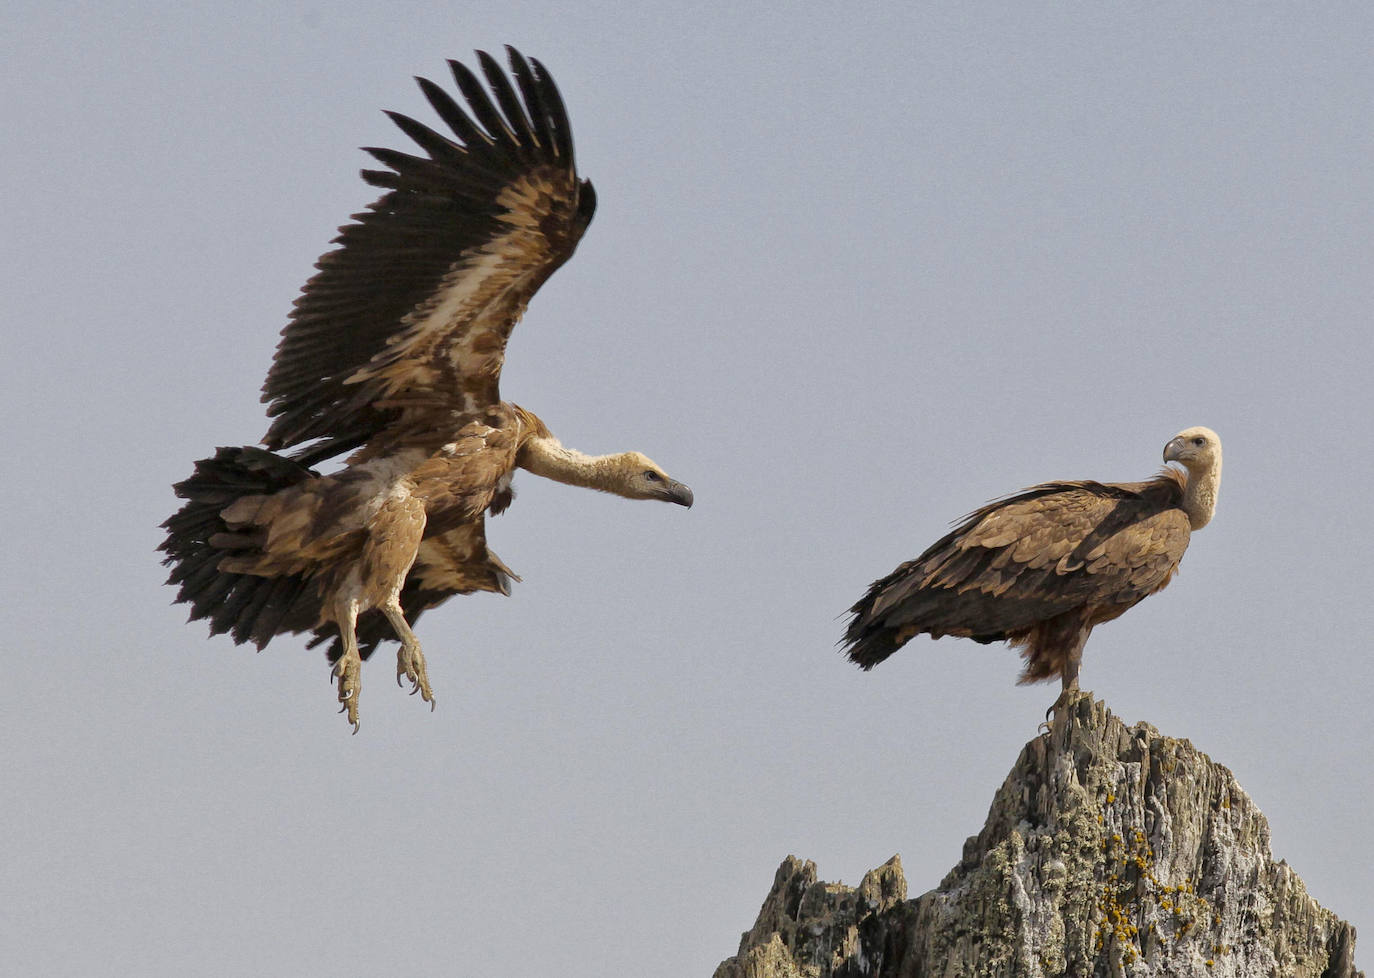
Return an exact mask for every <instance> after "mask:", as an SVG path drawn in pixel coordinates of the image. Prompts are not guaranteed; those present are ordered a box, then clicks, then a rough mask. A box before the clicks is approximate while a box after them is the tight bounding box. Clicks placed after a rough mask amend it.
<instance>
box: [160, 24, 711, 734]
mask: <svg viewBox="0 0 1374 978" xmlns="http://www.w3.org/2000/svg"><path fill="white" fill-rule="evenodd" d="M507 50H508V51H509V56H510V73H509V76H508V75H507V74H506V72H505V71H503V70H502V68H501V66H500V65H499V64H498V63H497V61H496V60H495V59H493V58H492V57H490V56H489V55H487V54H486V53H485V52H480V51H479V52H478V53H477V59H478V63H479V64H480V67H481V71H482V74H483V75H484V76H485V78H486V87H485V88H484V86H483V85H482V83H481V82H480V81H479V80H478V77H477V75H476V74H474V73H473V72H472V71H470V70H469V69H468V68H466V67H464V66H463V65H461V64H458V63H457V62H450V63H449V65H450V67H451V68H452V71H453V78H454V81H455V82H456V84H457V87H458V91H459V92H460V93H461V96H462V99H463V101H464V102H466V106H463V105H460V104H459V102H458V101H456V100H455V99H454V98H453V97H451V96H450V95H449V94H447V93H446V92H445V91H444V90H443V89H442V88H440V87H439V86H438V85H436V84H434V83H433V82H431V81H428V80H427V79H423V78H421V79H418V81H419V85H420V88H421V90H422V91H423V92H424V95H425V97H426V98H427V99H428V100H429V103H430V105H431V106H432V107H433V108H434V110H435V112H436V113H438V115H439V117H440V118H441V119H442V120H443V122H444V123H445V124H446V125H447V126H448V128H449V129H450V130H451V131H452V134H453V135H452V136H451V137H450V136H447V135H443V134H441V133H439V132H436V131H435V130H433V129H431V128H429V127H428V126H425V125H422V124H420V123H419V122H416V121H415V120H414V119H411V118H408V117H406V116H404V115H401V114H399V113H395V112H392V113H388V114H389V115H390V117H391V119H392V120H393V121H394V122H395V123H396V125H397V126H399V127H400V128H401V130H402V131H403V132H404V133H405V134H406V135H407V136H409V137H410V138H411V139H412V140H413V141H414V142H415V143H416V144H417V145H418V146H419V147H420V149H421V150H422V151H423V155H411V154H408V153H402V152H397V151H395V150H389V149H376V148H368V149H367V150H366V151H367V152H368V153H370V154H371V155H372V156H374V157H375V158H376V159H377V160H378V161H380V162H381V164H382V165H383V166H384V167H386V169H381V170H364V171H363V172H362V176H363V179H364V180H366V181H367V182H368V183H370V184H372V185H373V186H376V187H381V188H383V190H384V191H385V192H384V193H383V194H382V196H381V197H380V198H379V199H378V200H377V201H376V202H375V203H373V204H372V205H371V206H370V207H368V209H367V210H366V211H364V212H363V213H361V214H355V215H354V216H353V223H350V224H347V225H344V226H343V227H342V228H340V234H339V236H338V237H337V238H336V239H335V241H334V243H335V244H337V245H338V247H337V248H335V249H334V250H333V251H330V252H328V253H327V254H325V255H324V256H323V257H322V258H320V260H319V262H318V264H317V265H316V267H317V269H318V272H317V273H316V274H315V275H314V277H312V278H311V279H310V281H309V282H307V283H306V285H305V288H304V289H303V290H302V293H301V295H300V297H299V298H297V299H296V302H295V308H294V310H293V311H292V313H291V316H290V320H289V322H288V324H287V326H286V328H285V329H283V330H282V334H281V342H280V345H279V346H278V347H277V352H276V356H275V357H274V359H273V362H272V367H271V370H270V371H269V372H268V374H267V381H266V383H265V384H264V385H263V396H262V399H263V401H264V402H266V403H267V405H268V408H267V413H268V415H269V417H270V418H271V424H270V426H269V428H268V430H267V435H266V437H265V438H264V439H263V443H264V444H265V445H266V448H265V449H263V448H254V447H246V448H221V449H219V450H218V451H217V452H216V454H215V455H214V456H213V457H212V458H208V459H203V460H201V461H199V462H197V463H196V465H195V471H194V473H193V474H192V475H191V476H190V478H188V479H186V480H185V481H183V482H181V483H178V484H177V485H176V486H175V490H176V493H177V495H178V496H179V497H181V498H182V499H185V500H186V503H185V505H183V506H182V508H181V510H180V511H179V512H177V513H176V514H175V515H174V516H172V517H171V518H170V519H168V520H167V522H166V523H164V524H163V527H164V528H165V529H166V530H167V531H168V532H167V538H166V540H165V542H164V543H163V544H162V545H161V548H160V549H161V550H163V551H165V553H166V558H165V560H164V563H165V564H168V565H170V566H171V568H172V570H171V576H170V578H169V579H168V583H169V584H173V585H176V586H178V587H179V589H180V590H179V591H178V593H177V598H176V600H177V601H180V602H186V603H188V604H189V605H190V606H191V618H192V619H196V618H204V619H208V621H209V623H210V632H211V634H216V633H219V632H229V633H230V634H231V635H232V636H233V639H234V641H236V642H240V643H243V642H252V643H254V644H255V645H257V647H258V648H259V649H261V648H262V647H263V646H264V645H266V644H267V642H268V641H269V640H271V639H272V637H273V636H275V635H280V634H283V633H288V632H313V633H314V636H315V638H314V640H313V641H312V642H311V645H317V644H320V643H329V649H328V656H329V659H330V661H331V662H332V663H333V669H332V675H333V677H334V679H335V680H337V685H338V698H339V701H340V703H342V704H343V706H342V708H341V710H340V712H343V711H345V710H346V711H347V713H348V720H349V722H350V723H352V724H353V728H354V730H355V732H356V730H357V727H358V695H359V691H360V689H361V681H360V671H361V664H362V660H363V659H366V658H367V657H368V656H369V655H371V653H372V652H373V651H375V649H376V648H377V645H378V644H379V643H380V642H382V641H384V640H391V639H399V640H400V643H401V647H400V651H399V652H398V654H397V664H396V674H397V681H398V682H399V681H400V679H401V677H405V678H407V679H409V680H410V682H411V684H412V693H414V692H418V693H419V694H420V695H421V696H422V697H423V698H424V700H426V701H427V702H429V703H430V704H431V709H432V708H433V706H432V704H433V702H434V695H433V693H432V691H431V689H430V684H429V676H428V672H427V670H426V664H425V657H424V655H423V653H422V652H421V650H420V643H419V640H418V639H417V638H416V637H415V633H414V632H413V631H411V624H412V623H413V622H414V621H415V620H416V618H418V617H419V616H420V614H421V613H422V612H424V611H425V610H426V609H428V608H433V607H434V606H436V605H438V604H440V603H442V602H443V601H445V600H447V599H448V598H449V597H450V596H451V595H454V594H468V593H471V592H474V591H495V592H500V593H502V594H507V593H509V591H510V584H511V581H512V580H519V578H518V577H516V576H515V575H514V574H513V573H512V572H511V571H510V570H509V569H508V568H507V567H506V565H505V564H503V563H502V562H501V560H500V559H499V558H498V557H497V556H496V555H495V554H494V553H492V552H491V550H490V549H488V547H487V543H486V537H485V527H484V521H485V516H486V514H487V513H491V514H492V515H496V514H498V513H500V512H502V511H503V510H505V508H506V507H507V506H509V505H510V502H511V498H512V496H513V490H512V488H511V477H512V476H513V475H514V473H515V470H516V469H525V470H527V471H529V472H532V473H534V474H535V475H539V476H544V477H545V478H549V479H553V480H555V481H557V482H563V483H567V484H569V485H574V486H584V487H587V488H591V489H600V490H603V491H605V492H611V493H615V494H617V495H620V496H625V497H626V498H629V499H657V500H661V501H663V502H670V503H677V504H679V505H682V506H691V505H692V491H691V490H690V489H689V488H688V487H687V486H685V485H683V484H682V483H680V482H677V481H676V480H674V479H672V478H670V477H669V476H668V474H667V473H666V472H664V471H663V469H661V468H659V466H657V465H656V464H654V463H653V462H652V461H650V460H649V459H648V458H646V457H645V456H644V455H641V454H639V453H638V452H625V453H622V454H616V455H602V456H589V455H584V454H582V453H581V452H577V451H574V450H572V449H570V448H565V447H564V446H563V445H562V444H561V443H560V442H559V440H558V439H557V438H555V437H554V435H553V434H552V433H551V432H550V431H549V429H548V427H547V426H546V425H545V424H544V422H543V421H541V420H540V419H539V418H538V417H536V416H535V415H534V414H533V413H532V412H530V411H527V410H525V409H524V408H522V407H519V406H517V405H515V404H512V403H510V402H507V401H503V400H501V395H500V392H499V390H498V382H499V380H500V376H501V366H502V364H503V363H504V361H505V351H506V341H507V340H508V339H509V337H510V333H511V329H512V328H513V327H514V326H515V324H516V322H517V321H518V320H519V319H520V317H521V315H522V314H523V313H524V311H525V307H526V305H527V304H528V303H529V301H530V298H531V296H533V295H534V293H535V292H536V291H537V290H538V289H539V287H540V286H541V285H543V284H544V282H545V280H547V279H548V277H549V276H550V275H552V274H553V273H554V271H555V270H557V268H558V267H559V266H560V265H562V264H563V263H564V262H565V261H567V260H568V258H570V257H571V256H572V253H573V250H574V249H575V248H576V247H577V242H578V240H579V239H580V238H581V237H582V233H583V232H584V231H585V230H586V229H587V225H588V223H589V222H590V221H591V219H592V212H593V210H594V209H595V206H596V196H595V193H594V192H593V190H592V185H591V184H590V183H589V182H588V181H586V180H580V179H579V178H578V176H577V170H576V167H575V166H574V162H573V143H572V133H571V130H570V128H569V126H568V117H567V114H566V112H565V110H564V107H563V100H562V98H561V97H560V96H559V93H558V89H557V88H556V87H555V86H554V83H553V79H552V78H551V77H549V74H548V72H547V71H546V70H545V69H544V66H543V65H541V64H540V63H539V62H538V61H536V60H534V59H530V60H528V61H527V60H526V59H525V58H524V57H522V56H521V55H520V54H519V53H518V52H516V51H515V50H514V49H507ZM287 450H292V451H291V453H290V454H286V451H287ZM350 452H351V454H349V455H348V457H347V458H346V460H345V461H343V463H342V467H340V468H337V469H336V471H333V472H331V473H329V474H321V473H320V472H318V471H316V470H315V469H314V468H313V466H315V465H316V464H317V463H319V462H322V461H324V460H326V459H331V458H335V457H336V456H339V455H343V454H345V453H350Z"/></svg>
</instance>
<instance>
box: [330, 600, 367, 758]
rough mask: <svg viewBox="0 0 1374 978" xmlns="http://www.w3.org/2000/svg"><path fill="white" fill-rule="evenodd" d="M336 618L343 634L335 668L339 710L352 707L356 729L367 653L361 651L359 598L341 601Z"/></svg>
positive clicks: (342, 710)
mask: <svg viewBox="0 0 1374 978" xmlns="http://www.w3.org/2000/svg"><path fill="white" fill-rule="evenodd" d="M334 620H335V622H337V623H338V626H339V636H340V637H341V638H342V639H343V647H344V650H343V655H341V656H339V660H338V661H337V662H335V663H334V668H333V669H332V670H331V674H332V676H333V678H334V679H335V680H336V681H337V682H338V685H339V702H340V703H342V704H343V706H342V707H340V708H339V712H340V713H343V712H344V711H345V710H347V711H348V722H349V723H351V724H353V732H354V733H355V734H356V733H357V732H358V727H359V723H358V695H359V694H360V693H361V692H362V690H363V677H362V669H363V657H362V655H361V654H360V653H359V652H358V634H357V626H358V605H357V602H355V601H348V600H344V601H340V602H339V603H338V606H337V608H336V612H335V618H334Z"/></svg>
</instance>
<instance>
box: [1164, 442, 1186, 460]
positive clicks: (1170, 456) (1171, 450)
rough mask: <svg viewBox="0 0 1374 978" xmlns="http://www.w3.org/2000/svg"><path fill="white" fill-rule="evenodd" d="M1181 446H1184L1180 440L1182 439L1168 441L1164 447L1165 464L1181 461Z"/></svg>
mask: <svg viewBox="0 0 1374 978" xmlns="http://www.w3.org/2000/svg"><path fill="white" fill-rule="evenodd" d="M1183 444H1184V442H1183V439H1182V438H1173V439H1171V440H1170V441H1169V444H1167V445H1165V446H1164V461H1166V462H1179V461H1182V459H1181V458H1180V456H1181V455H1182V453H1183Z"/></svg>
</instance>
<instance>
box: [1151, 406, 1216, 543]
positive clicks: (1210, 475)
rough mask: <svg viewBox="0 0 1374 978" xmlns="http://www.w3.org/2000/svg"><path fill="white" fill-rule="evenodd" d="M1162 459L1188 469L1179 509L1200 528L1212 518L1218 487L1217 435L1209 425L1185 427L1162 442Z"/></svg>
mask: <svg viewBox="0 0 1374 978" xmlns="http://www.w3.org/2000/svg"><path fill="white" fill-rule="evenodd" d="M1164 461H1166V462H1178V463H1179V464H1180V465H1182V466H1183V467H1184V468H1185V469H1187V470H1188V488H1187V489H1186V490H1185V491H1184V497H1183V509H1184V511H1185V512H1186V513H1187V514H1188V521H1189V522H1190V523H1191V524H1192V527H1193V529H1194V530H1200V529H1202V528H1203V527H1204V526H1206V525H1207V524H1208V523H1209V522H1210V521H1211V519H1212V512H1213V511H1214V510H1215V509H1216V505H1217V491H1218V490H1219V489H1220V488H1221V439H1220V438H1218V437H1217V433H1216V432H1215V431H1213V430H1212V429H1211V428H1204V427H1202V426H1201V425H1199V426H1197V427H1195V428H1185V429H1184V430H1183V431H1180V432H1179V433H1178V434H1176V435H1174V437H1173V438H1171V439H1169V444H1167V445H1165V446H1164Z"/></svg>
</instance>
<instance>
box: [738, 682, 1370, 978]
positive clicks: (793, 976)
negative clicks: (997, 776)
mask: <svg viewBox="0 0 1374 978" xmlns="http://www.w3.org/2000/svg"><path fill="white" fill-rule="evenodd" d="M1354 949H1355V930H1354V928H1353V927H1351V926H1350V925H1349V924H1347V923H1345V922H1344V921H1342V920H1340V919H1338V918H1337V917H1336V916H1335V914H1333V913H1331V912H1330V911H1329V910H1325V909H1323V908H1322V907H1321V906H1319V905H1318V904H1317V902H1316V901H1315V900H1313V899H1312V898H1311V897H1310V896H1308V894H1307V890H1306V887H1304V886H1303V882H1302V880H1301V879H1299V878H1298V876H1297V874H1296V873H1294V872H1293V870H1292V869H1291V868H1290V867H1289V866H1288V865H1287V863H1284V862H1277V863H1276V862H1275V861H1274V859H1273V856H1272V854H1271V852H1270V847H1269V824H1268V822H1267V821H1266V819H1265V817H1264V815H1263V814H1262V813H1261V812H1260V810H1259V809H1258V808H1257V807H1256V806H1255V804H1254V802H1252V801H1251V800H1250V797H1249V796H1248V795H1247V794H1246V793H1245V791H1244V790H1243V789H1242V788H1241V787H1240V785H1239V784H1237V783H1236V780H1235V778H1234V777H1233V776H1232V774H1231V772H1230V771H1229V770H1227V769H1226V768H1225V767H1223V766H1222V765H1220V764H1217V763H1215V762H1214V761H1212V760H1211V759H1210V758H1209V757H1207V756H1206V755H1205V754H1203V753H1202V752H1201V751H1199V750H1197V749H1196V748H1195V747H1193V745H1192V744H1190V743H1189V742H1188V741H1186V740H1177V739H1174V738H1172V737H1165V736H1162V735H1161V734H1160V733H1159V731H1157V730H1155V729H1154V728H1153V727H1151V726H1149V725H1148V724H1144V723H1139V724H1136V725H1135V726H1134V727H1127V726H1126V725H1125V724H1123V723H1122V722H1121V721H1120V720H1118V719H1117V718H1116V717H1114V716H1113V715H1112V714H1111V713H1110V712H1108V710H1107V709H1106V707H1105V706H1104V705H1103V704H1102V703H1100V702H1098V701H1096V700H1094V699H1092V697H1091V695H1089V694H1084V695H1082V696H1081V697H1080V698H1079V699H1077V700H1076V701H1075V702H1073V703H1072V704H1071V705H1070V706H1069V707H1067V708H1066V709H1064V710H1062V711H1061V712H1060V714H1059V716H1058V717H1057V719H1056V723H1055V728H1054V730H1053V732H1052V733H1050V734H1047V735H1045V736H1041V737H1037V738H1036V739H1035V740H1032V741H1031V742H1030V743H1029V744H1027V745H1026V746H1025V748H1024V749H1023V750H1022V752H1021V756H1020V758H1019V759H1018V760H1017V762H1016V766H1015V767H1013V768H1012V771H1011V773H1010V774H1009V775H1008V776H1007V779H1006V781H1005V782H1004V783H1003V785H1002V787H1001V788H1000V789H999V790H998V792H997V795H996V797H995V798H994V799H993V803H992V808H991V810H990V811H989V813H988V819H987V823H986V824H985V825H984V827H983V830H982V831H981V832H979V833H978V835H976V836H974V837H972V838H970V839H969V840H968V841H967V842H966V843H965V844H964V852H963V858H962V859H961V860H960V861H959V864H958V865H957V866H955V867H954V869H953V870H951V871H950V873H949V874H948V875H947V876H946V877H945V879H944V880H943V881H942V882H941V884H940V886H939V887H938V888H937V889H935V890H932V891H930V892H929V893H926V894H924V895H923V896H920V897H917V898H916V899H912V900H909V899H907V892H906V879H905V877H904V876H903V875H902V867H901V861H900V860H899V859H898V858H897V857H896V856H894V857H893V858H892V859H890V860H889V861H888V862H887V863H885V864H884V865H882V866H880V867H879V868H877V869H875V870H873V871H871V872H870V873H868V875H866V876H865V877H864V879H863V882H862V883H860V884H859V886H858V887H857V888H853V887H848V886H844V885H842V884H833V883H824V882H820V881H819V880H818V879H817V876H816V867H815V864H813V863H811V862H809V861H807V862H803V861H801V860H799V859H796V858H794V857H792V856H788V857H787V859H786V860H785V861H784V862H783V864H782V866H781V867H779V869H778V872H777V876H776V877H775V879H774V881H773V888H772V890H771V891H770V892H769V894H768V897H767V899H766V900H764V903H763V907H762V909H761V910H760V911H759V917H758V921H757V923H755V924H754V926H753V928H752V929H751V930H750V931H749V932H748V933H746V934H745V935H744V936H743V938H742V939H741V941H740V947H739V953H738V954H737V955H736V956H735V957H733V958H730V959H729V960H727V961H725V962H723V963H722V964H721V965H720V966H719V967H718V968H717V969H716V972H715V978H860V976H863V978H974V976H978V978H985V976H988V978H990V976H998V978H1022V976H1024V978H1041V976H1044V978H1050V976H1059V975H1065V976H1085V978H1086V976H1093V978H1096V976H1127V978H1155V976H1159V978H1163V976H1170V978H1175V976H1179V978H1184V976H1199V978H1201V976H1207V978H1260V976H1264V978H1276V976H1277V978H1363V974H1362V973H1361V972H1358V971H1356V970H1355V965H1354Z"/></svg>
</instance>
